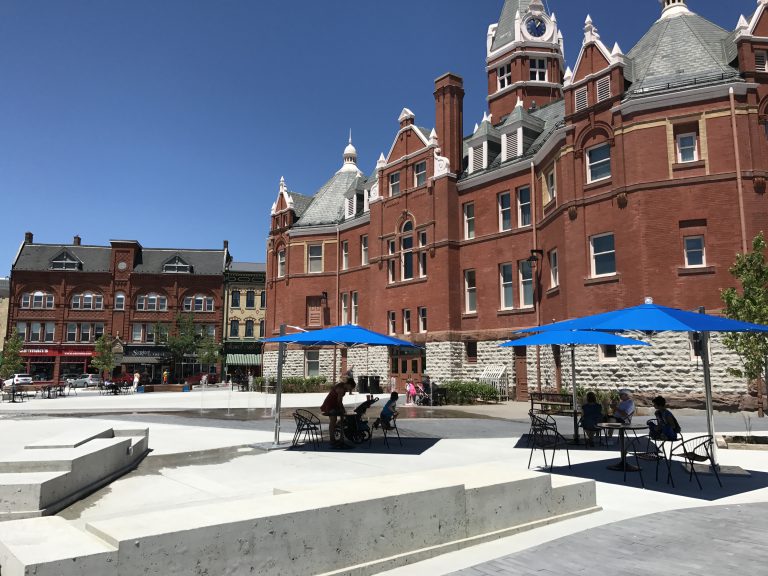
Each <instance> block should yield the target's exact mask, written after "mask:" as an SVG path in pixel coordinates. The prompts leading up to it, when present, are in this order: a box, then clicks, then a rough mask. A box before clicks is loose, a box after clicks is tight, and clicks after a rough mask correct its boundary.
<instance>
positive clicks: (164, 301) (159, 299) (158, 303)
mask: <svg viewBox="0 0 768 576" xmlns="http://www.w3.org/2000/svg"><path fill="white" fill-rule="evenodd" d="M136 310H139V311H142V312H165V311H166V310H168V298H166V297H165V296H163V295H161V294H156V293H154V292H150V293H149V294H143V295H141V296H139V297H138V298H137V299H136Z"/></svg>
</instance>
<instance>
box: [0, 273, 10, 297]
mask: <svg viewBox="0 0 768 576" xmlns="http://www.w3.org/2000/svg"><path fill="white" fill-rule="evenodd" d="M10 294H11V281H10V279H8V278H0V298H8V296H10Z"/></svg>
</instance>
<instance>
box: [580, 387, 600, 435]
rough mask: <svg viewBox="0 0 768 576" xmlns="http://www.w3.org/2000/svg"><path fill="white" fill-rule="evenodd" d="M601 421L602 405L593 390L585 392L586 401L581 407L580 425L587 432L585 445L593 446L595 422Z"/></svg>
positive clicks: (595, 430) (596, 429)
mask: <svg viewBox="0 0 768 576" xmlns="http://www.w3.org/2000/svg"><path fill="white" fill-rule="evenodd" d="M602 421H603V407H602V405H601V404H598V402H597V396H596V395H595V393H594V392H587V402H586V404H584V405H583V406H582V407H581V427H582V428H583V429H584V432H586V434H587V446H594V445H595V442H594V438H595V432H597V431H598V428H597V424H598V423H599V422H602Z"/></svg>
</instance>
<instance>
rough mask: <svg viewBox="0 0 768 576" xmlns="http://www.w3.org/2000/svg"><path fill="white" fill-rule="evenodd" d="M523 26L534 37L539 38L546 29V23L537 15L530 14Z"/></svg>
mask: <svg viewBox="0 0 768 576" xmlns="http://www.w3.org/2000/svg"><path fill="white" fill-rule="evenodd" d="M525 28H526V30H528V34H530V35H531V36H533V37H534V38H541V37H542V36H544V33H545V32H546V31H547V23H546V22H544V20H542V19H541V18H539V17H538V16H532V17H531V18H529V19H528V20H527V21H526V23H525Z"/></svg>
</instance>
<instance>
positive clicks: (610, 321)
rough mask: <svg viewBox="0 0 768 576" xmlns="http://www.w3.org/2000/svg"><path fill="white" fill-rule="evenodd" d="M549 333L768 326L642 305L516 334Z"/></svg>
mask: <svg viewBox="0 0 768 576" xmlns="http://www.w3.org/2000/svg"><path fill="white" fill-rule="evenodd" d="M551 330H558V331H562V330H606V331H609V332H617V331H621V330H639V331H643V332H667V331H670V332H768V326H763V325H761V324H750V323H749V322H740V321H738V320H731V319H729V318H722V317H720V316H712V315H710V314H700V313H698V312H688V311H686V310H679V309H677V308H668V307H666V306H659V305H658V304H641V305H640V306H632V307H631V308H624V309H622V310H614V311H612V312H604V313H602V314H594V315H592V316H584V317H583V318H574V319H573V320H564V321H562V322H555V323H554V324H547V325H545V326H535V327H533V328H526V329H525V330H520V331H519V332H517V333H520V334H522V333H528V332H549V331H551Z"/></svg>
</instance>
